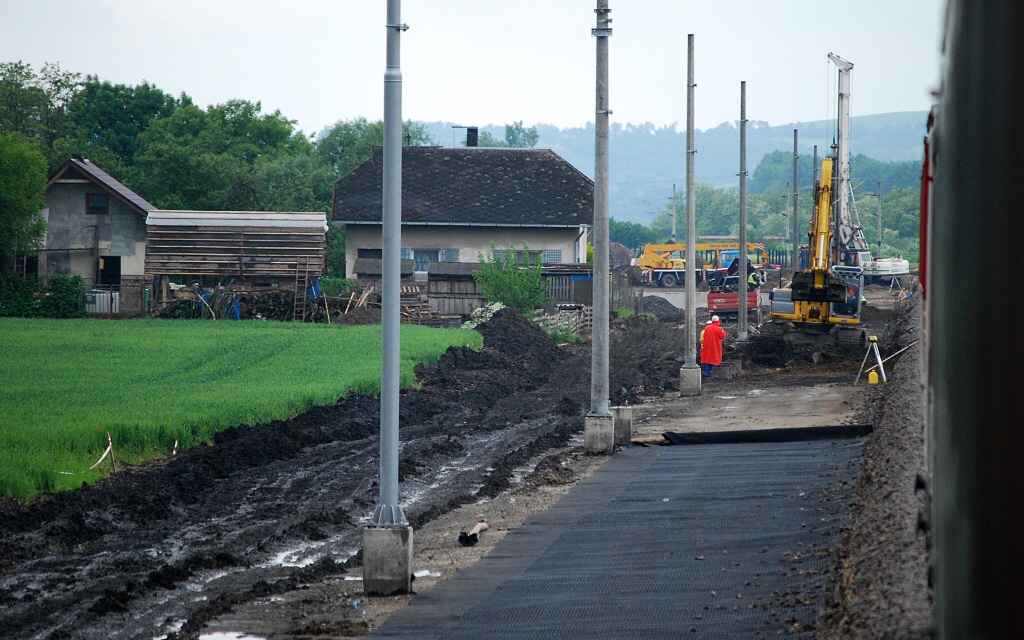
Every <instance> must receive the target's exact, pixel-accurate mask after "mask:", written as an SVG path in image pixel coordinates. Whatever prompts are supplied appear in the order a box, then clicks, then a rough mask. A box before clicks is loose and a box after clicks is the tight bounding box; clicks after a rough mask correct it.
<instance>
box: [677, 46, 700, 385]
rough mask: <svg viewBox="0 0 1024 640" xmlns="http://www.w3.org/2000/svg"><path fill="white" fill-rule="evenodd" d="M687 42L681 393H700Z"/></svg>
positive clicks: (690, 69)
mask: <svg viewBox="0 0 1024 640" xmlns="http://www.w3.org/2000/svg"><path fill="white" fill-rule="evenodd" d="M686 39H687V42H686V353H685V354H684V356H683V366H682V367H680V369H679V394H680V395H683V396H695V395H700V368H699V367H698V366H697V248H696V246H695V245H696V244H697V218H696V203H695V201H694V189H693V162H694V155H695V154H696V153H697V150H696V149H694V144H693V89H694V87H696V86H697V85H695V84H694V83H693V34H692V33H691V34H689V35H688V36H687V37H686Z"/></svg>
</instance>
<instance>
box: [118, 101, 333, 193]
mask: <svg viewBox="0 0 1024 640" xmlns="http://www.w3.org/2000/svg"><path fill="white" fill-rule="evenodd" d="M312 153H313V147H312V145H311V144H310V142H309V141H308V140H306V138H305V136H303V135H302V134H301V133H300V132H296V131H295V129H294V122H293V121H291V120H288V119H286V118H285V117H284V116H282V115H281V113H280V112H279V111H275V112H274V113H271V114H263V113H261V108H260V104H259V103H258V102H256V103H252V102H248V101H245V100H232V101H229V102H227V103H225V104H222V105H216V106H213V107H210V109H209V110H208V111H205V112H204V111H203V110H202V109H200V108H199V107H196V106H195V105H193V104H185V105H182V106H179V107H178V108H177V109H175V110H174V112H173V113H172V114H171V115H170V116H169V117H167V118H159V119H155V120H153V121H152V122H151V124H150V126H149V128H148V129H146V130H145V131H144V132H142V133H141V134H140V135H139V149H138V152H137V153H136V155H135V166H134V168H133V170H132V172H131V173H132V176H133V179H132V185H131V186H133V188H135V189H136V190H137V191H139V192H140V193H142V194H144V195H145V196H146V198H147V199H148V200H150V202H153V204H155V205H157V206H159V207H161V208H164V209H203V210H213V211H218V210H233V209H251V208H275V206H277V207H285V208H291V206H294V205H295V204H296V203H300V202H311V201H312V200H314V199H316V198H317V197H323V196H324V186H323V182H324V174H323V172H320V173H319V174H313V175H310V176H303V177H302V178H301V179H298V178H297V176H298V174H299V173H301V172H302V171H304V170H305V169H308V168H309V166H310V165H309V164H308V163H307V164H305V165H303V163H302V162H301V161H296V162H295V163H289V162H287V161H285V160H284V158H288V157H291V156H299V155H310V156H311V155H312ZM261 171H262V172H263V173H262V174H261V173H260V172H261ZM287 176H291V177H292V178H296V182H294V183H289V182H286V181H285V180H284V179H283V178H284V177H287ZM261 178H262V179H265V180H271V178H273V180H272V182H273V181H276V184H277V186H281V187H283V188H288V189H293V191H289V192H288V193H277V194H274V195H270V193H269V191H270V189H269V186H268V185H267V184H265V183H264V182H263V181H261ZM327 201H329V196H327V198H326V200H317V202H319V203H320V204H319V205H312V204H311V205H309V208H313V209H314V210H319V211H324V210H326V209H325V208H324V207H325V206H327V204H326V203H327ZM276 202H279V203H281V204H279V205H278V204H276ZM261 205H263V206H261Z"/></svg>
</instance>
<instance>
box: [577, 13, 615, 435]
mask: <svg viewBox="0 0 1024 640" xmlns="http://www.w3.org/2000/svg"><path fill="white" fill-rule="evenodd" d="M610 12H611V9H609V8H608V0H597V9H596V10H595V13H596V14H597V26H596V28H594V29H592V30H591V34H592V35H593V36H594V37H596V38H597V84H596V87H595V89H596V91H595V94H596V100H595V102H596V109H595V116H594V125H595V126H594V129H595V132H596V133H595V138H594V276H593V277H594V325H593V330H592V338H591V340H592V342H591V367H590V413H588V414H587V416H586V418H585V421H584V432H583V439H584V448H586V450H587V451H589V452H591V453H611V452H612V451H613V450H614V448H615V438H614V425H613V420H612V414H611V412H610V411H609V410H608V306H609V300H608V291H609V286H608V284H609V283H608V280H609V278H608V119H609V118H608V117H609V116H610V115H611V110H610V109H609V108H608V38H610V37H611V35H612V30H611V27H610V26H609V25H610V24H611V18H609V17H608V14H609V13H610Z"/></svg>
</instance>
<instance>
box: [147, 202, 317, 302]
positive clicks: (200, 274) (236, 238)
mask: <svg viewBox="0 0 1024 640" xmlns="http://www.w3.org/2000/svg"><path fill="white" fill-rule="evenodd" d="M326 233H327V216H326V215H325V214H323V213H317V212H281V213H278V212H262V211H162V210H155V211H150V212H149V215H148V216H147V218H146V236H147V242H146V276H148V277H152V278H153V279H154V280H153V283H154V290H155V291H156V297H157V301H158V302H160V301H165V300H167V299H168V298H169V286H168V285H169V282H170V281H172V280H177V281H178V282H179V283H183V284H189V283H191V282H193V281H199V282H202V283H203V284H204V285H209V284H214V283H219V284H221V285H224V286H230V287H231V288H234V289H248V288H261V287H270V288H283V289H292V290H295V291H303V292H304V291H305V289H306V287H308V286H309V283H311V282H312V281H313V280H315V279H317V278H319V277H320V276H322V275H323V273H324V268H325V264H326V258H327V253H326V251H327V235H326Z"/></svg>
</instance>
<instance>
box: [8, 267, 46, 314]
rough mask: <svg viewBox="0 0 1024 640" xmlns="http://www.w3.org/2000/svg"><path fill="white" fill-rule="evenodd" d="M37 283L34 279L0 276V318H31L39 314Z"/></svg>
mask: <svg viewBox="0 0 1024 640" xmlns="http://www.w3.org/2000/svg"><path fill="white" fill-rule="evenodd" d="M38 293H39V283H38V282H36V280H35V278H30V279H22V278H20V277H18V276H14V275H0V317H3V318H33V317H35V316H37V315H38V314H39V298H38V297H37V295H36V294H38Z"/></svg>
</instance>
